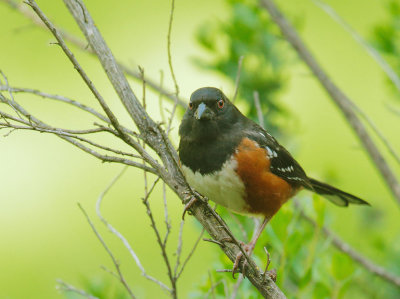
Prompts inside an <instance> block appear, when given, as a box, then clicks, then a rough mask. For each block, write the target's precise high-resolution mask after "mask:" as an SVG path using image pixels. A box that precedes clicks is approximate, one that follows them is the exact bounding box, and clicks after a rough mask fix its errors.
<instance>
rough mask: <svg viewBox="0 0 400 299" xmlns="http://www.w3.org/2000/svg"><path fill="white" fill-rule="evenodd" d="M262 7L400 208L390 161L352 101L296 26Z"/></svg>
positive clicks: (264, 0)
mask: <svg viewBox="0 0 400 299" xmlns="http://www.w3.org/2000/svg"><path fill="white" fill-rule="evenodd" d="M260 3H261V6H263V7H264V8H265V9H267V10H268V12H269V14H270V15H271V17H272V19H273V20H274V22H275V23H276V24H277V25H278V26H279V28H280V30H281V32H282V34H283V35H284V37H285V38H286V40H287V41H288V42H289V43H290V44H291V45H292V46H293V48H294V49H295V50H296V52H297V54H298V55H299V56H300V57H301V58H302V59H303V61H304V62H305V63H306V64H307V65H308V67H309V68H310V69H311V71H312V72H313V74H314V75H315V77H316V78H317V79H318V80H319V81H320V83H321V85H322V86H323V87H324V88H325V90H326V91H327V92H328V94H329V95H330V97H331V99H332V100H333V101H334V103H335V104H336V105H337V106H338V107H339V109H340V110H341V111H342V113H343V114H344V116H345V118H346V120H347V121H348V123H349V124H350V126H351V127H352V128H353V130H354V132H355V133H356V134H357V136H358V137H359V139H360V141H361V143H362V144H363V146H364V148H365V149H366V150H367V152H368V154H369V156H370V158H371V159H372V161H373V162H374V164H375V166H376V167H377V169H378V170H379V172H380V173H381V175H382V177H383V178H384V180H385V182H386V184H387V185H388V187H389V189H390V190H391V192H392V194H393V195H394V197H395V199H396V200H397V202H398V204H399V205H400V184H399V182H398V180H397V178H396V176H395V174H394V173H393V171H392V169H391V168H390V167H389V165H388V163H387V161H386V160H385V158H384V157H383V155H382V154H381V153H380V151H379V149H378V147H377V146H376V145H375V143H374V141H373V140H372V138H371V137H370V136H369V134H368V132H367V130H366V128H365V126H364V124H363V123H362V122H361V121H360V120H359V118H358V117H357V115H356V113H355V111H354V109H353V107H352V104H351V100H350V99H349V97H348V96H347V95H346V94H345V93H343V92H342V91H341V90H340V89H339V88H338V87H337V86H336V85H335V83H333V81H332V80H331V79H330V78H329V76H328V75H327V74H326V72H325V71H324V70H323V69H322V67H321V66H320V65H319V64H318V62H317V61H316V59H315V58H314V57H313V56H312V54H311V52H310V51H309V50H308V49H307V47H306V45H305V44H304V43H303V41H302V40H301V38H300V37H299V35H298V34H297V32H296V30H295V29H294V28H293V26H292V25H291V24H290V23H289V21H288V20H287V19H286V17H285V16H284V15H283V14H282V13H281V12H280V11H279V9H278V8H277V6H276V5H275V3H274V1H273V0H260Z"/></svg>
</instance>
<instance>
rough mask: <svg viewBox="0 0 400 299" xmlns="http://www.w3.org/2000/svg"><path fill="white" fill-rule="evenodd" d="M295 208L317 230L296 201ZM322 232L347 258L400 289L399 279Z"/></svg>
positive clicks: (325, 232)
mask: <svg viewBox="0 0 400 299" xmlns="http://www.w3.org/2000/svg"><path fill="white" fill-rule="evenodd" d="M295 207H296V208H298V209H300V216H301V217H302V218H303V219H305V220H306V221H307V222H308V223H310V224H311V225H312V226H313V227H315V228H319V225H318V224H317V222H315V221H314V220H313V219H312V218H311V217H309V216H308V215H307V214H306V213H305V212H304V210H303V209H302V208H301V206H300V204H299V203H298V202H297V201H296V202H295ZM321 230H322V232H323V233H324V234H325V236H326V237H327V238H329V239H330V240H331V241H332V244H333V245H334V246H335V247H336V248H337V249H339V250H340V251H342V252H343V253H344V254H346V255H347V256H349V257H350V258H351V259H352V260H354V261H355V262H357V263H359V264H360V265H361V266H363V267H364V268H365V269H367V270H368V271H369V272H371V273H372V274H375V275H377V276H379V277H381V278H383V279H384V280H386V281H387V282H389V283H391V284H394V285H395V286H397V287H400V277H399V276H396V275H395V274H393V273H390V272H388V271H387V270H386V269H385V268H383V267H381V266H379V265H377V264H375V263H374V262H372V261H370V260H369V259H367V258H366V257H364V256H362V255H361V254H359V253H358V252H357V251H356V250H355V249H353V248H352V247H351V246H350V245H349V244H347V243H345V242H344V241H343V240H341V239H340V238H339V237H338V236H337V235H336V234H335V233H334V232H332V231H331V230H329V229H328V228H327V227H325V226H322V227H321Z"/></svg>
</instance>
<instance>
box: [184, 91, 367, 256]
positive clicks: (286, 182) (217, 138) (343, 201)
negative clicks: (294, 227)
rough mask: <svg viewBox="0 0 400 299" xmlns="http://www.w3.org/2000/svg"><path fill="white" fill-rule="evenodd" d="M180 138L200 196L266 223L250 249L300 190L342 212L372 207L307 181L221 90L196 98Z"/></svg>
mask: <svg viewBox="0 0 400 299" xmlns="http://www.w3.org/2000/svg"><path fill="white" fill-rule="evenodd" d="M179 135H180V143H179V158H180V162H181V166H182V170H183V173H184V175H185V177H186V180H187V181H188V183H189V184H190V185H191V186H192V187H194V188H195V190H196V191H198V192H200V193H201V194H203V195H204V196H206V197H208V199H210V200H212V201H214V202H215V203H217V204H219V205H221V206H224V207H226V208H228V209H230V210H232V211H233V212H236V213H240V214H255V215H262V216H264V217H265V220H264V222H263V224H262V225H261V226H260V228H259V231H258V233H257V234H256V236H255V237H254V238H253V240H252V241H251V243H250V245H249V247H248V248H252V247H253V248H254V245H255V242H256V241H257V239H258V237H259V235H260V234H261V232H262V230H263V229H264V227H265V225H266V224H267V222H268V221H269V220H270V219H271V217H272V216H273V215H275V213H276V212H278V210H279V209H280V207H281V206H282V205H283V204H284V203H285V202H286V201H288V199H290V198H291V197H293V196H294V195H295V194H296V193H297V192H298V191H300V190H301V189H307V190H310V191H312V192H316V193H318V194H320V195H321V196H323V197H324V198H326V199H328V200H330V201H331V202H333V203H334V204H336V205H338V206H343V207H345V206H348V205H349V204H368V203H367V202H366V201H364V200H362V199H361V198H359V197H357V196H354V195H352V194H349V193H347V192H344V191H342V190H339V189H337V188H335V187H332V186H330V185H328V184H326V183H323V182H320V181H318V180H315V179H312V178H310V177H308V176H307V175H306V173H305V172H304V170H303V168H302V167H301V166H300V165H299V163H297V161H296V160H295V159H294V158H293V157H292V156H291V154H290V153H289V152H288V151H287V150H286V149H285V148H284V147H283V146H282V145H280V144H279V143H278V142H277V141H276V139H275V138H274V137H272V136H271V135H270V134H269V133H268V132H267V131H265V130H264V129H263V128H261V127H260V126H259V125H257V124H256V123H255V122H253V121H252V120H250V119H248V118H247V117H245V116H244V115H243V114H242V113H241V112H240V111H239V110H238V109H237V108H236V107H235V105H234V104H233V103H232V102H230V101H229V99H228V98H227V97H226V96H225V95H224V94H223V93H222V91H221V90H219V89H217V88H213V87H204V88H200V89H198V90H196V91H195V92H193V94H192V95H191V97H190V102H189V105H188V108H187V110H186V112H185V114H184V116H183V119H182V122H181V125H180V127H179ZM238 258H240V257H238ZM237 262H238V261H237Z"/></svg>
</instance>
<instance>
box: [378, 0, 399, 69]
mask: <svg viewBox="0 0 400 299" xmlns="http://www.w3.org/2000/svg"><path fill="white" fill-rule="evenodd" d="M386 14H387V18H386V19H385V21H384V22H382V23H380V24H378V25H377V26H376V27H375V28H374V29H373V33H372V39H373V44H374V46H375V47H376V48H377V49H378V50H379V51H380V52H381V53H383V54H384V56H385V59H386V61H387V62H388V63H389V64H390V65H391V66H392V68H393V69H394V70H395V72H396V73H397V74H398V75H399V76H400V2H399V1H398V0H391V1H389V2H388V3H387V5H386Z"/></svg>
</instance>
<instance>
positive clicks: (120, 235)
mask: <svg viewBox="0 0 400 299" xmlns="http://www.w3.org/2000/svg"><path fill="white" fill-rule="evenodd" d="M126 170H127V167H124V168H123V169H122V170H121V171H120V172H119V173H118V174H117V175H116V176H115V177H114V178H113V180H112V181H111V182H110V184H109V185H108V186H107V188H106V189H105V190H104V191H103V192H102V193H101V194H100V195H99V198H98V199H97V202H96V213H97V216H98V217H99V218H100V220H101V221H102V222H103V223H104V224H105V225H106V227H107V228H108V229H109V230H110V232H112V233H113V234H114V235H115V236H117V238H118V239H120V240H121V241H122V243H123V244H124V246H125V248H127V249H128V251H129V253H130V255H131V256H132V258H133V260H134V261H135V263H136V265H137V266H138V268H139V269H140V271H141V272H142V275H143V276H144V277H145V278H146V279H148V280H150V281H153V282H155V283H156V284H158V285H159V286H160V287H161V288H162V289H163V290H165V291H167V292H168V293H171V289H170V288H168V287H167V286H166V285H165V284H164V283H162V282H161V281H159V280H158V279H156V278H154V277H152V276H150V275H148V274H147V273H146V270H145V269H144V267H143V265H142V263H141V262H140V259H139V257H138V256H137V254H136V253H135V251H134V250H133V248H132V246H131V245H130V244H129V242H128V240H127V239H126V238H125V237H124V236H123V235H122V234H121V233H120V232H119V231H118V230H117V229H115V228H114V227H113V226H112V225H111V224H110V223H109V222H108V221H107V220H106V219H105V218H104V217H103V215H102V214H101V204H102V202H103V199H104V197H105V195H106V194H107V193H108V191H109V190H110V189H111V187H112V186H113V185H114V184H115V183H116V182H117V181H118V180H119V179H120V178H121V176H122V175H123V174H124V173H125V171H126Z"/></svg>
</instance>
